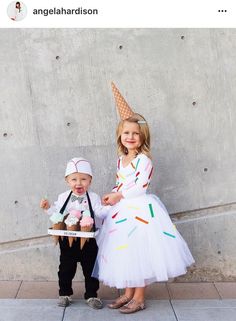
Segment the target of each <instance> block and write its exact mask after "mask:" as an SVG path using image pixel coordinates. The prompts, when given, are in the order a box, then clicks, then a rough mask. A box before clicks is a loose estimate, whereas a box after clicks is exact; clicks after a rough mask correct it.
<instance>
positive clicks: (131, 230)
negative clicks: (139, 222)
mask: <svg viewBox="0 0 236 321" xmlns="http://www.w3.org/2000/svg"><path fill="white" fill-rule="evenodd" d="M136 228H137V226H135V227H134V228H133V229H132V230H131V231H130V232H129V233H128V237H130V235H131V234H132V233H133V232H134V231H135V230H136Z"/></svg>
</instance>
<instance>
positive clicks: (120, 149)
mask: <svg viewBox="0 0 236 321" xmlns="http://www.w3.org/2000/svg"><path fill="white" fill-rule="evenodd" d="M139 121H140V123H139ZM125 122H129V123H136V124H137V125H138V126H139V131H140V142H141V145H140V147H138V149H137V154H140V153H142V154H145V155H146V156H148V157H149V158H151V154H150V132H149V127H148V124H147V121H146V119H145V118H144V117H143V116H142V115H140V114H137V113H135V114H133V115H132V116H131V117H129V118H127V119H125V120H121V121H120V122H119V124H118V126H117V129H116V140H117V153H118V155H119V156H121V155H126V154H127V152H128V151H127V148H126V147H125V146H123V145H122V143H121V133H122V130H123V126H124V123H125Z"/></svg>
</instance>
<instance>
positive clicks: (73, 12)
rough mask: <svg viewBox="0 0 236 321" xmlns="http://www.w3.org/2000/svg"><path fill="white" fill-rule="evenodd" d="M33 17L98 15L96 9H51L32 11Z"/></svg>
mask: <svg viewBox="0 0 236 321" xmlns="http://www.w3.org/2000/svg"><path fill="white" fill-rule="evenodd" d="M33 14H34V15H43V16H45V17H46V16H48V15H98V9H91V8H83V7H78V8H76V9H65V8H63V7H61V8H55V7H54V8H51V9H33Z"/></svg>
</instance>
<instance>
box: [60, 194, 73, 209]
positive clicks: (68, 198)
mask: <svg viewBox="0 0 236 321" xmlns="http://www.w3.org/2000/svg"><path fill="white" fill-rule="evenodd" d="M71 194H72V191H71V192H70V194H69V195H68V197H67V199H66V200H65V203H64V204H63V205H62V208H61V209H60V211H59V213H61V214H63V213H64V211H65V208H66V205H67V204H68V202H69V200H70V197H71Z"/></svg>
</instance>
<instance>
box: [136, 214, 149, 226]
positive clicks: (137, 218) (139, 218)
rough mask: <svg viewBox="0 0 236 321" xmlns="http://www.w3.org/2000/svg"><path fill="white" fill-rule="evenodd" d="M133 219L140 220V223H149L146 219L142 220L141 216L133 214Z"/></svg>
mask: <svg viewBox="0 0 236 321" xmlns="http://www.w3.org/2000/svg"><path fill="white" fill-rule="evenodd" d="M135 219H136V220H138V221H140V222H142V223H145V224H148V223H149V222H148V221H145V220H143V219H142V218H141V217H139V216H135Z"/></svg>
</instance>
